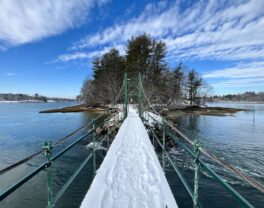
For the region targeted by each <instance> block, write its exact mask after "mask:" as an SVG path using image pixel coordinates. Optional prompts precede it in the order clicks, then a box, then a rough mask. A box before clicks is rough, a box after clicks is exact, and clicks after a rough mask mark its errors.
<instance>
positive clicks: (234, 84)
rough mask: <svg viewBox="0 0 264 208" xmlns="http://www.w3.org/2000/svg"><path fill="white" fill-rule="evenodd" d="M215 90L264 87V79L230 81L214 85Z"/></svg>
mask: <svg viewBox="0 0 264 208" xmlns="http://www.w3.org/2000/svg"><path fill="white" fill-rule="evenodd" d="M212 86H213V87H215V88H244V87H264V77H259V78H243V79H228V80H225V81H220V82H217V83H215V84H212Z"/></svg>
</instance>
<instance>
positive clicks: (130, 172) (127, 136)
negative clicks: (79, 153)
mask: <svg viewBox="0 0 264 208" xmlns="http://www.w3.org/2000/svg"><path fill="white" fill-rule="evenodd" d="M91 207H92V208H112V207H113V208H126V207H129V208H147V207H149V208H166V207H168V208H175V207H178V206H177V204H176V202H175V199H174V197H173V195H172V192H171V189H170V187H169V184H168V182H167V180H166V177H165V175H164V172H163V170H162V168H161V166H160V163H159V161H158V158H157V156H156V154H155V151H154V149H153V147H152V144H151V142H150V139H149V136H148V134H147V131H146V129H145V127H144V125H143V123H142V121H141V119H140V118H139V116H138V114H137V112H136V110H135V109H132V108H130V109H129V114H128V117H127V118H126V119H125V121H124V123H123V124H122V126H121V128H120V129H119V131H118V133H117V135H116V138H115V140H114V141H113V143H112V145H111V147H110V149H109V151H108V153H107V155H106V157H105V159H104V161H103V163H102V164H101V167H100V168H99V170H98V171H97V174H96V176H95V178H94V180H93V182H92V185H91V187H90V189H89V191H88V192H87V194H86V196H85V198H84V200H83V202H82V204H81V208H91Z"/></svg>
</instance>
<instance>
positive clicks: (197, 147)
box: [193, 140, 201, 208]
mask: <svg viewBox="0 0 264 208" xmlns="http://www.w3.org/2000/svg"><path fill="white" fill-rule="evenodd" d="M200 146H201V145H200V143H199V142H198V141H197V140H195V142H194V152H195V155H196V157H195V160H194V165H195V173H194V192H193V207H194V208H198V207H199V206H198V198H199V170H200V162H199V157H200Z"/></svg>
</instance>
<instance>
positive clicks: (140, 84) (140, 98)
mask: <svg viewBox="0 0 264 208" xmlns="http://www.w3.org/2000/svg"><path fill="white" fill-rule="evenodd" d="M141 87H142V83H141V75H140V73H139V74H138V114H139V117H140V118H141V116H142V89H141Z"/></svg>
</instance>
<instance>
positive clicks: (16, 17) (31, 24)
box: [0, 0, 106, 50]
mask: <svg viewBox="0 0 264 208" xmlns="http://www.w3.org/2000/svg"><path fill="white" fill-rule="evenodd" d="M105 1H106V0H99V1H95V0H72V1H65V0H56V1H53V0H38V1H36V0H23V1H20V0H2V1H0V50H1V49H2V50H4V49H6V48H8V47H12V46H17V45H20V44H24V43H29V42H32V41H37V40H40V39H42V38H46V37H49V36H53V35H57V34H60V33H62V32H64V31H66V30H67V29H69V28H74V27H78V26H79V25H81V24H83V23H84V22H85V20H86V19H87V17H88V15H89V11H90V9H91V8H92V7H94V6H95V5H101V4H103V3H104V2H105Z"/></svg>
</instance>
